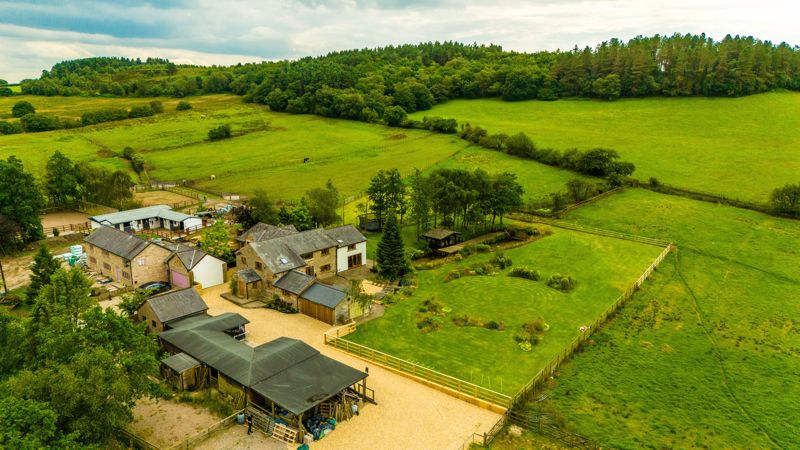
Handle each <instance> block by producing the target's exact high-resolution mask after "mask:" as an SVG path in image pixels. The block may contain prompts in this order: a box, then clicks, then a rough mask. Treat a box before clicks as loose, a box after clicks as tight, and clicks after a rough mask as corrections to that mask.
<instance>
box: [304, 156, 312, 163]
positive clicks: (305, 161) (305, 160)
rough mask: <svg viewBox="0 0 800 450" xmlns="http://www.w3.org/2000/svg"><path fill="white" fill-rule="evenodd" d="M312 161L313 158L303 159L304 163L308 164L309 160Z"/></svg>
mask: <svg viewBox="0 0 800 450" xmlns="http://www.w3.org/2000/svg"><path fill="white" fill-rule="evenodd" d="M310 159H311V158H308V157H306V158H303V162H304V163H307V162H308V160H310Z"/></svg>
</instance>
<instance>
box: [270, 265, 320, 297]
mask: <svg viewBox="0 0 800 450" xmlns="http://www.w3.org/2000/svg"><path fill="white" fill-rule="evenodd" d="M313 282H314V277H312V276H311V275H306V274H304V273H303V272H298V271H296V270H290V271H288V272H286V274H284V275H283V276H282V277H280V278H279V279H278V281H276V282H275V287H276V288H279V289H283V290H284V291H287V292H291V293H292V294H297V295H300V294H301V293H302V292H303V291H304V290H305V289H306V288H307V287H308V286H309V285H310V284H311V283H313Z"/></svg>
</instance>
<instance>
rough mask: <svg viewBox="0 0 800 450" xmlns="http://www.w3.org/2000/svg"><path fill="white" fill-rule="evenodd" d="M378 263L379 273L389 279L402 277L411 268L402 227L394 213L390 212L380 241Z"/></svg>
mask: <svg viewBox="0 0 800 450" xmlns="http://www.w3.org/2000/svg"><path fill="white" fill-rule="evenodd" d="M376 263H377V265H378V274H379V275H380V276H381V277H383V278H386V279H389V280H396V279H398V278H401V277H402V276H403V275H405V274H406V273H408V272H409V270H410V267H409V264H408V259H407V258H406V252H405V246H404V245H403V238H402V236H400V229H399V227H398V226H397V219H396V218H395V215H394V214H389V215H388V217H387V218H386V225H385V227H384V229H383V236H381V240H380V242H378V249H377V252H376Z"/></svg>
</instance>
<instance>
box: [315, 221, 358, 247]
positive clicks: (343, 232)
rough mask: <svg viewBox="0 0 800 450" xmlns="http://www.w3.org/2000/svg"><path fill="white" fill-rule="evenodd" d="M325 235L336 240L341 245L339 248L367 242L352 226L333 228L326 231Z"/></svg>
mask: <svg viewBox="0 0 800 450" xmlns="http://www.w3.org/2000/svg"><path fill="white" fill-rule="evenodd" d="M325 233H326V234H327V235H328V236H330V237H331V238H332V239H333V240H335V241H336V242H337V243H338V244H339V247H344V246H347V245H353V244H357V243H359V242H366V240H367V238H365V237H364V235H363V234H361V232H360V231H358V230H357V229H356V227H354V226H352V225H345V226H342V227H336V228H331V229H329V230H326V231H325Z"/></svg>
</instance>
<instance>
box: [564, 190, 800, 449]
mask: <svg viewBox="0 0 800 450" xmlns="http://www.w3.org/2000/svg"><path fill="white" fill-rule="evenodd" d="M568 219H569V220H572V221H576V222H579V223H581V224H585V225H591V226H598V227H604V228H608V229H614V230H617V231H622V232H628V233H637V234H641V235H646V236H651V237H661V238H671V239H672V240H674V241H675V242H676V243H677V245H678V251H677V253H676V254H673V255H672V256H670V257H668V258H667V259H666V260H665V261H664V263H662V265H661V267H660V268H659V270H658V271H657V272H656V273H655V274H654V277H653V279H652V280H651V281H650V282H648V283H646V284H645V286H644V288H643V290H642V291H641V292H639V293H637V295H635V296H634V297H633V298H632V299H631V300H630V301H629V302H628V303H626V305H625V307H624V308H622V309H621V311H620V313H619V314H618V316H617V318H616V319H615V320H614V321H612V322H610V323H609V324H608V325H607V326H606V327H604V328H603V329H601V330H600V331H599V332H598V333H596V334H595V335H594V336H593V341H594V344H593V345H589V346H587V347H586V349H585V350H584V351H583V352H582V353H579V354H577V356H576V357H575V358H574V359H572V360H571V361H570V362H568V363H567V364H565V365H563V366H562V367H561V369H560V372H561V373H560V376H559V377H558V378H557V381H556V383H555V385H554V387H553V388H552V390H551V393H550V399H551V400H550V401H551V403H552V406H553V407H554V409H555V410H556V411H557V412H558V414H559V415H561V416H563V417H564V418H565V419H566V421H567V423H569V424H570V425H571V427H572V428H573V430H574V431H575V432H577V433H580V434H583V435H587V436H589V437H592V438H594V439H597V440H598V441H600V443H601V444H603V446H608V447H612V448H641V447H656V448H691V447H704V448H797V447H798V446H800V409H798V408H797V404H798V402H799V401H800V387H799V386H798V383H797V379H798V374H800V358H799V357H798V356H800V320H798V318H799V317H800V305H798V303H797V299H798V298H800V274H798V271H797V268H798V267H800V246H798V244H797V243H798V242H800V223H798V222H796V221H790V220H784V219H777V218H773V217H769V216H765V215H762V214H759V213H755V212H752V211H746V210H740V209H736V208H732V207H726V206H720V205H714V204H710V203H704V202H697V201H691V200H687V199H684V198H680V197H673V196H666V195H660V194H656V193H652V192H648V191H643V190H629V191H626V192H624V193H622V194H618V195H614V196H612V197H609V198H607V199H604V200H603V201H601V202H598V203H597V204H592V205H589V206H586V207H583V208H580V209H578V210H575V211H573V212H572V213H570V215H569V217H568Z"/></svg>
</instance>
